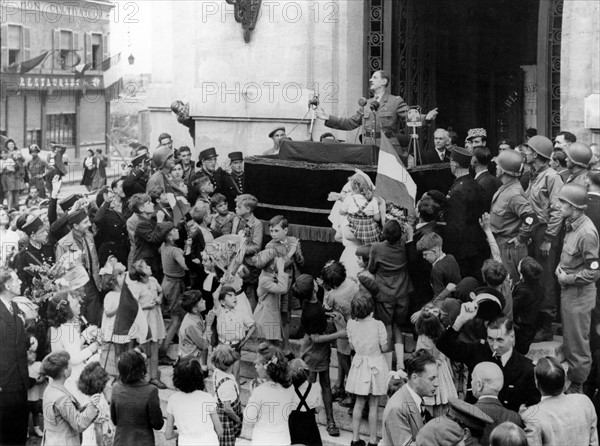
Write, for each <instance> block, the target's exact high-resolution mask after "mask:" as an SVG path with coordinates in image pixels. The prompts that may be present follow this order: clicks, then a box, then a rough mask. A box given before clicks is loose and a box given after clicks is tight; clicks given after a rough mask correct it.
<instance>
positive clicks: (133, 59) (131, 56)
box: [127, 54, 135, 65]
mask: <svg viewBox="0 0 600 446" xmlns="http://www.w3.org/2000/svg"><path fill="white" fill-rule="evenodd" d="M127 60H128V61H129V65H133V64H134V63H135V57H134V56H133V54H130V55H129V57H128V58H127Z"/></svg>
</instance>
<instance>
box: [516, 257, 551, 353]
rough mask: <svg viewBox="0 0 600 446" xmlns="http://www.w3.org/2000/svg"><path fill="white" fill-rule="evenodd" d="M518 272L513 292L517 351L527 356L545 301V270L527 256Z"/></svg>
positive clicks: (521, 262) (520, 263)
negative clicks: (543, 278) (543, 282)
mask: <svg viewBox="0 0 600 446" xmlns="http://www.w3.org/2000/svg"><path fill="white" fill-rule="evenodd" d="M518 272H519V277H520V280H519V281H518V282H517V283H516V285H515V286H514V287H513V290H512V297H513V316H514V318H515V319H514V321H515V324H516V326H517V327H516V329H515V340H516V344H515V349H516V350H517V351H518V352H519V353H521V354H523V355H526V354H527V352H528V351H529V347H530V346H531V343H532V342H533V339H534V337H535V333H536V331H537V328H538V327H539V324H538V319H539V314H540V308H541V305H542V302H543V301H544V286H543V284H542V282H541V280H542V274H543V269H542V265H540V264H539V262H538V261H537V260H535V259H534V258H533V257H529V256H527V257H525V258H524V259H523V260H521V261H520V262H519V266H518Z"/></svg>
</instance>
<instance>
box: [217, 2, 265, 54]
mask: <svg viewBox="0 0 600 446" xmlns="http://www.w3.org/2000/svg"><path fill="white" fill-rule="evenodd" d="M225 1H226V2H227V3H229V4H230V5H233V6H234V7H235V21H236V22H238V23H241V24H242V28H243V30H244V42H246V43H249V42H250V31H252V30H253V29H254V27H255V26H256V21H257V20H258V13H259V12H260V4H261V2H262V0H225Z"/></svg>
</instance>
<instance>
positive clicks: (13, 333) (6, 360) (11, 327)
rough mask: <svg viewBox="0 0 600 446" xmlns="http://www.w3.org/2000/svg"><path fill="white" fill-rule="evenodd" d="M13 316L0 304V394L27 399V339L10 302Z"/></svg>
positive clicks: (19, 318)
mask: <svg viewBox="0 0 600 446" xmlns="http://www.w3.org/2000/svg"><path fill="white" fill-rule="evenodd" d="M10 305H11V306H12V309H13V313H14V315H13V314H10V311H8V308H6V305H4V303H2V302H0V333H1V335H2V341H1V342H0V393H2V392H22V394H23V404H25V400H26V399H27V387H28V383H29V371H28V367H27V349H28V348H29V342H28V338H27V336H26V335H25V326H24V325H23V319H21V316H19V315H20V313H21V312H20V310H19V307H18V306H17V304H16V303H14V302H11V303H10Z"/></svg>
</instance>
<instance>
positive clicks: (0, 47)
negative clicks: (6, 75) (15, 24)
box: [0, 23, 8, 67]
mask: <svg viewBox="0 0 600 446" xmlns="http://www.w3.org/2000/svg"><path fill="white" fill-rule="evenodd" d="M0 59H2V66H3V67H5V66H7V65H8V25H7V24H6V23H2V24H1V25H0Z"/></svg>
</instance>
